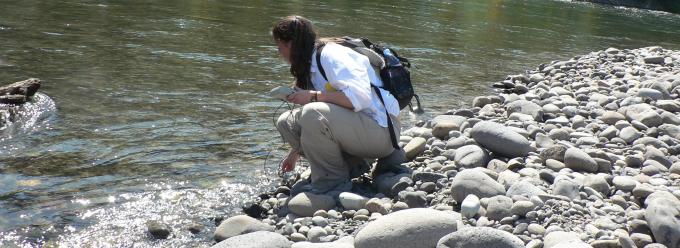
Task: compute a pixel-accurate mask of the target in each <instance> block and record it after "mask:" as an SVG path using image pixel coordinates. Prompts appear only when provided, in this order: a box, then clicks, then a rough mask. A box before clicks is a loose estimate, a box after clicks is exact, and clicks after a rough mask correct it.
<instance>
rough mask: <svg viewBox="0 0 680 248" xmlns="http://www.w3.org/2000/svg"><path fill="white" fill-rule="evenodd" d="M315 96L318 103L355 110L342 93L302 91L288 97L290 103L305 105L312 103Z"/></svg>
mask: <svg viewBox="0 0 680 248" xmlns="http://www.w3.org/2000/svg"><path fill="white" fill-rule="evenodd" d="M315 94H316V101H317V102H327V103H332V104H335V105H338V106H340V107H343V108H346V109H350V110H353V109H354V105H353V104H352V102H351V101H350V100H349V98H347V96H346V95H345V94H344V93H342V92H341V91H336V92H321V91H313V90H301V91H298V92H295V93H293V94H290V95H289V96H288V101H289V102H292V103H295V104H300V105H305V104H307V103H309V102H311V101H312V98H314V95H315Z"/></svg>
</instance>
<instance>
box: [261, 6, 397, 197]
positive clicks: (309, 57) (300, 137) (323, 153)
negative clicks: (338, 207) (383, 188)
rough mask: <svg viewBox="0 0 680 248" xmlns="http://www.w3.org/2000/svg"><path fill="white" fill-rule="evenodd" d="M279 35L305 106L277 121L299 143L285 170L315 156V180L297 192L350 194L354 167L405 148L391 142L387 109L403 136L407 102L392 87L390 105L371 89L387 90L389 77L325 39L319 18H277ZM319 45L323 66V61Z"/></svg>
mask: <svg viewBox="0 0 680 248" xmlns="http://www.w3.org/2000/svg"><path fill="white" fill-rule="evenodd" d="M272 35H273V38H274V40H275V42H276V45H277V46H278V51H279V54H280V55H281V56H282V57H283V58H284V59H285V60H286V61H287V62H288V63H289V64H290V73H291V74H292V76H293V77H294V78H295V85H296V88H298V90H297V91H296V92H295V93H293V94H291V95H289V96H288V101H289V102H292V103H295V104H300V105H302V107H301V108H297V109H294V110H291V111H287V112H285V113H283V114H282V115H281V116H280V117H279V118H278V121H277V123H276V128H277V129H278V131H279V132H280V133H281V136H283V138H284V140H285V141H286V142H288V143H289V144H290V146H291V150H290V152H289V153H288V155H287V157H286V158H285V159H284V160H283V163H282V164H281V169H282V170H283V171H290V170H292V169H293V167H294V166H295V163H296V162H297V160H298V159H299V158H300V156H304V157H305V158H306V159H307V161H308V162H309V164H310V169H311V177H310V181H300V182H298V183H296V184H295V185H294V186H293V188H292V189H291V194H293V195H295V194H297V193H300V192H307V191H308V192H311V193H317V194H324V193H331V194H333V193H337V192H343V191H349V190H351V188H352V184H351V182H350V177H351V176H352V175H351V171H353V170H355V167H356V166H357V165H359V164H361V163H364V159H375V158H384V157H388V156H389V157H395V156H394V155H392V154H399V153H400V151H399V150H396V149H395V148H394V147H393V145H392V142H391V140H390V131H389V128H388V123H387V122H388V120H389V119H388V117H387V114H386V112H387V113H389V114H390V115H391V118H390V119H391V120H392V122H393V124H394V127H395V128H394V130H395V134H394V135H395V137H399V122H398V118H397V117H398V115H399V104H398V103H397V100H396V99H395V98H394V97H393V96H392V95H391V94H390V93H389V92H388V91H386V90H383V89H379V93H380V94H381V95H382V98H383V99H384V102H385V104H384V105H383V103H382V102H381V101H380V98H379V97H378V95H377V94H378V92H377V91H376V90H374V89H372V88H371V84H373V85H375V86H378V87H381V86H382V81H381V80H380V76H379V75H378V74H377V73H376V72H375V70H374V69H373V67H371V64H370V62H369V60H368V58H367V57H366V56H364V55H361V54H359V53H357V52H355V51H353V50H352V49H350V48H347V47H344V46H341V45H338V44H335V43H333V42H321V41H319V39H317V35H316V33H315V31H314V28H313V26H312V23H311V22H310V21H309V20H307V19H305V18H303V17H300V16H288V17H285V18H283V19H281V20H279V21H277V22H276V23H275V24H274V27H273V28H272ZM322 46H323V49H321V48H320V47H322ZM318 49H321V56H320V62H321V68H320V67H319V65H318V64H317V60H316V53H317V52H318V51H317V50H318ZM321 69H323V71H324V72H325V77H324V75H322V72H321ZM326 78H327V80H326ZM385 108H386V109H387V111H386V110H385ZM390 155H391V156H390ZM396 157H400V156H399V155H397V156H396ZM401 157H403V153H402V156H401ZM392 160H394V159H392ZM392 163H394V161H392ZM397 163H401V161H397Z"/></svg>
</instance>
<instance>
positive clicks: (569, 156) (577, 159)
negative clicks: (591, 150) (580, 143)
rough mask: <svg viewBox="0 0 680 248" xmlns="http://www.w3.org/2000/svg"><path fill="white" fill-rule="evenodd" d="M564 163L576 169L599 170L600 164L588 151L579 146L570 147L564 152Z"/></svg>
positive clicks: (592, 171)
mask: <svg viewBox="0 0 680 248" xmlns="http://www.w3.org/2000/svg"><path fill="white" fill-rule="evenodd" d="M564 165H565V166H566V167H567V168H570V169H572V170H575V171H585V172H591V173H594V172H597V169H598V165H597V162H595V160H594V159H593V158H592V157H590V155H588V153H586V152H584V151H582V150H581V149H578V148H569V149H567V151H566V152H565V153H564Z"/></svg>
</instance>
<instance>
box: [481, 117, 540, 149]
mask: <svg viewBox="0 0 680 248" xmlns="http://www.w3.org/2000/svg"><path fill="white" fill-rule="evenodd" d="M470 137H472V139H474V140H475V141H477V143H479V144H481V145H482V146H484V147H485V148H487V149H489V151H491V152H493V153H495V154H499V155H502V156H505V157H509V158H514V157H520V156H526V155H527V154H528V153H529V152H530V151H532V150H533V148H532V147H531V143H530V142H529V141H528V140H527V139H526V138H525V137H524V136H522V135H521V134H519V133H517V132H515V131H513V130H512V129H510V128H508V127H506V126H503V125H501V124H498V123H495V122H490V121H481V122H479V123H477V124H475V126H474V127H473V128H472V130H471V131H470Z"/></svg>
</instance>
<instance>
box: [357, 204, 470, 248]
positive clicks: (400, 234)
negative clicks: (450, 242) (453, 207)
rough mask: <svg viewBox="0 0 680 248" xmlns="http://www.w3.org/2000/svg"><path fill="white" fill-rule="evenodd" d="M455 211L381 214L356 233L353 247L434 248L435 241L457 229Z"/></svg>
mask: <svg viewBox="0 0 680 248" xmlns="http://www.w3.org/2000/svg"><path fill="white" fill-rule="evenodd" d="M460 219H461V217H460V214H458V213H456V212H443V211H437V210H434V209H428V208H412V209H406V210H401V211H398V212H394V213H391V214H388V215H385V216H383V217H381V218H378V219H377V220H375V221H373V222H370V223H368V224H367V225H366V226H365V227H364V228H362V229H361V230H359V231H358V232H357V234H356V237H355V240H354V247H356V248H411V247H435V245H436V244H437V242H438V241H439V239H441V238H442V237H444V235H447V234H449V233H452V232H455V231H456V230H457V224H456V223H457V222H458V221H459V220H460Z"/></svg>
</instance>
